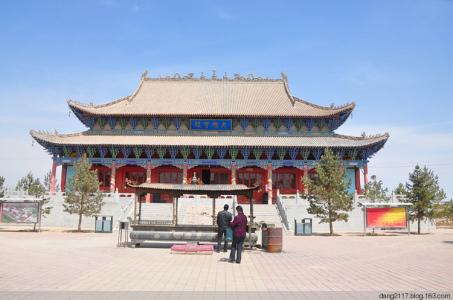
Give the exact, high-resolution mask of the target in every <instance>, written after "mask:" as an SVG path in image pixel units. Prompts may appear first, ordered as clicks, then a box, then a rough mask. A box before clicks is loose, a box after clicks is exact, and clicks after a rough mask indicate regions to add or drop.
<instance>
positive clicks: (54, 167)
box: [50, 160, 57, 195]
mask: <svg viewBox="0 0 453 300" xmlns="http://www.w3.org/2000/svg"><path fill="white" fill-rule="evenodd" d="M56 174H57V162H56V161H55V160H52V171H51V174H50V176H51V177H50V193H51V194H52V195H55V184H56V180H55V179H56Z"/></svg>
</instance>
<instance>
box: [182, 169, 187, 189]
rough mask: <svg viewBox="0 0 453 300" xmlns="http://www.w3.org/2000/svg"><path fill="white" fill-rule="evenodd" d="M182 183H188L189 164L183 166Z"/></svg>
mask: <svg viewBox="0 0 453 300" xmlns="http://www.w3.org/2000/svg"><path fill="white" fill-rule="evenodd" d="M182 183H183V184H187V164H184V165H183V166H182Z"/></svg>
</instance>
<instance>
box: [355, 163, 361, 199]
mask: <svg viewBox="0 0 453 300" xmlns="http://www.w3.org/2000/svg"><path fill="white" fill-rule="evenodd" d="M355 190H356V192H357V195H360V192H361V188H360V168H359V167H356V168H355Z"/></svg>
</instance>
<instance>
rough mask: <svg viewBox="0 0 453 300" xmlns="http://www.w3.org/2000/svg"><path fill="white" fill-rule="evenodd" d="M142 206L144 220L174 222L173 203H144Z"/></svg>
mask: <svg viewBox="0 0 453 300" xmlns="http://www.w3.org/2000/svg"><path fill="white" fill-rule="evenodd" d="M141 206H142V212H141V213H142V215H141V219H142V220H159V221H162V220H168V221H171V220H173V204H171V203H142V205H141ZM137 210H138V209H137ZM137 212H138V211H137Z"/></svg>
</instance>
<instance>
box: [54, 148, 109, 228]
mask: <svg viewBox="0 0 453 300" xmlns="http://www.w3.org/2000/svg"><path fill="white" fill-rule="evenodd" d="M90 168H91V165H90V163H89V161H88V159H87V158H86V156H84V157H82V159H81V160H80V161H79V162H78V163H77V164H76V165H75V166H74V170H75V174H74V179H73V182H72V183H70V184H71V186H72V187H73V188H72V189H71V190H70V191H69V192H67V193H66V197H65V200H64V203H63V207H64V211H65V212H68V213H69V214H77V215H78V216H79V223H78V226H77V231H79V232H80V231H81V229H82V216H85V217H91V216H93V215H95V214H98V213H99V212H100V211H101V208H102V205H103V196H102V193H101V191H100V190H99V181H98V175H97V171H96V170H91V169H90Z"/></svg>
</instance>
